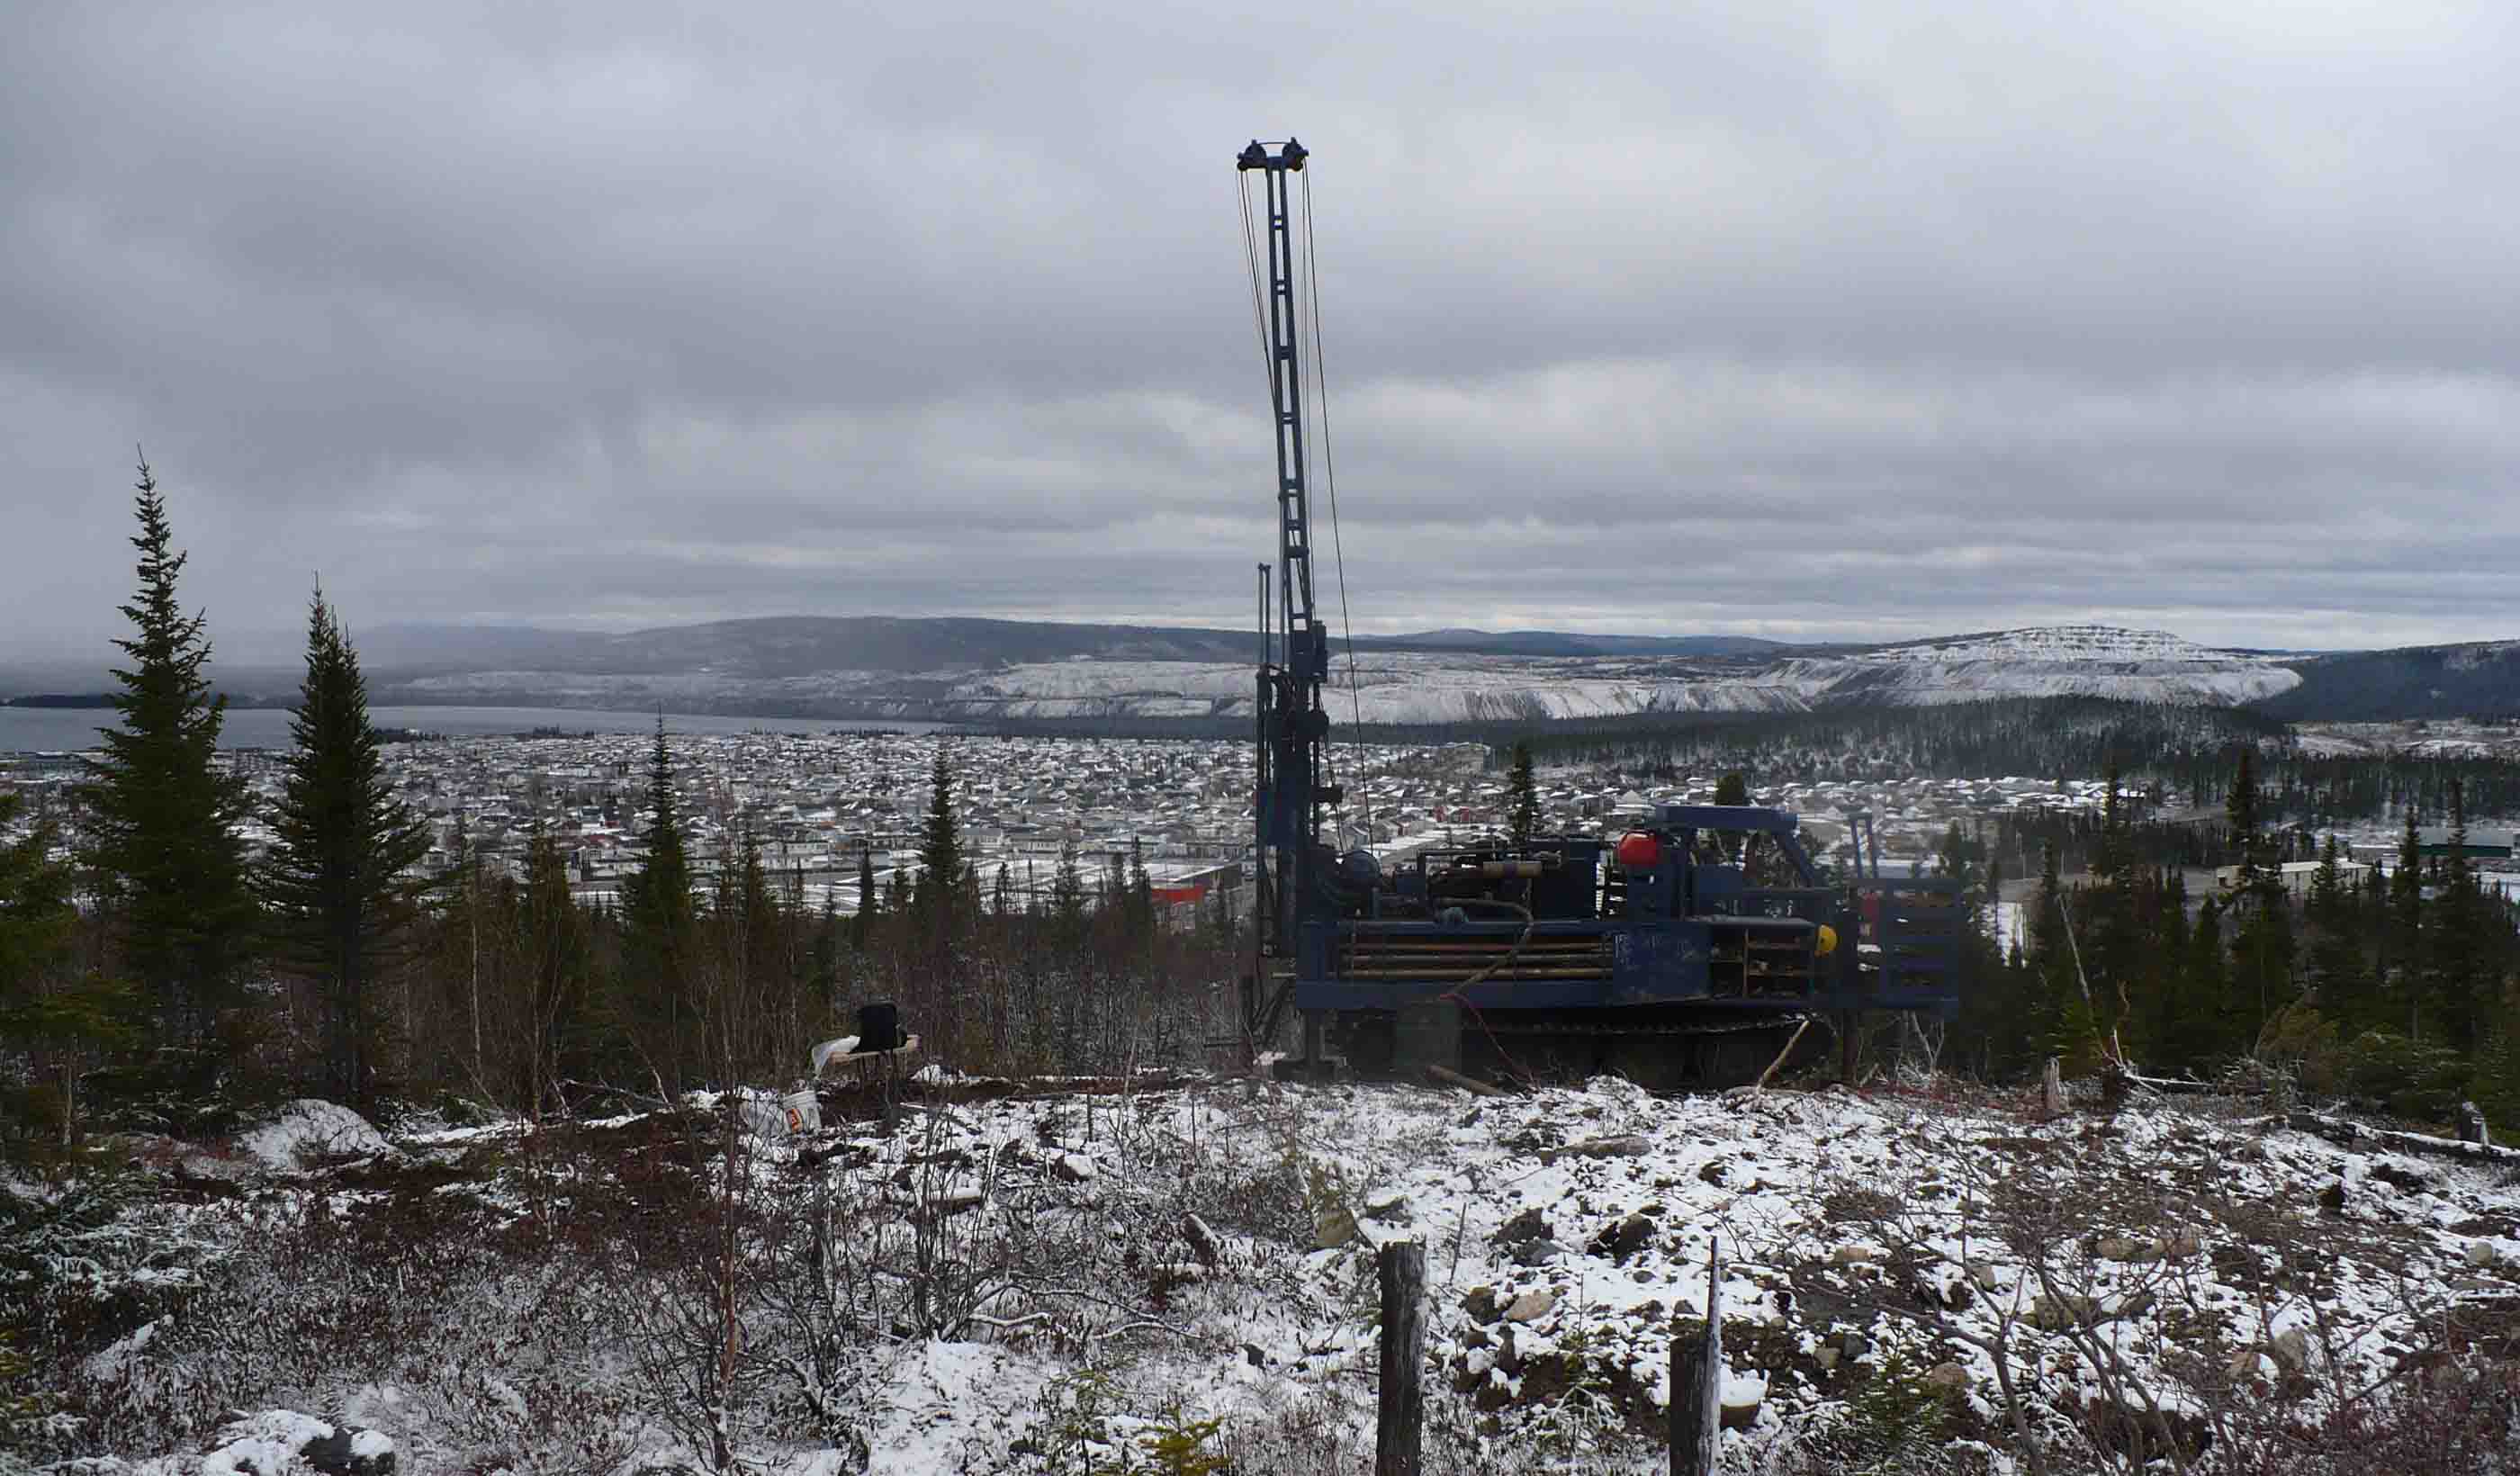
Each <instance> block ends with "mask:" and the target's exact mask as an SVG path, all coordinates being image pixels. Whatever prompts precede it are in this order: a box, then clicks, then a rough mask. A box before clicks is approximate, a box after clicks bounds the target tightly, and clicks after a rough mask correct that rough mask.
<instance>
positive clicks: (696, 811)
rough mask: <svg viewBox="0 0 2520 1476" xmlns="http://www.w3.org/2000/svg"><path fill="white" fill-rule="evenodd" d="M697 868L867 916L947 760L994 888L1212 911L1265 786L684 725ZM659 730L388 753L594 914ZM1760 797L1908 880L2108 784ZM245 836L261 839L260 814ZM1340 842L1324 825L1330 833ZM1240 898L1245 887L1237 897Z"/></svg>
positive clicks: (1473, 788)
mask: <svg viewBox="0 0 2520 1476" xmlns="http://www.w3.org/2000/svg"><path fill="white" fill-rule="evenodd" d="M666 737H667V743H668V747H669V752H670V755H671V762H672V766H673V771H674V774H675V779H676V786H677V789H678V791H679V793H680V795H681V798H682V801H683V805H684V807H685V812H686V814H687V815H689V816H690V817H691V820H690V825H691V826H692V827H693V828H692V838H693V845H694V854H695V858H696V863H697V867H698V869H699V870H700V871H701V872H703V874H705V873H707V872H713V871H714V870H715V868H716V867H717V865H718V864H719V862H720V861H721V859H722V858H724V857H726V856H728V855H730V854H732V853H733V852H734V850H735V848H736V846H737V844H738V835H739V831H740V830H741V829H742V828H743V827H749V829H750V830H751V833H752V835H753V837H754V839H755V841H756V842H757V844H758V845H759V847H760V850H761V855H762V860H763V863H764V865H765V867H767V868H768V869H769V870H770V871H771V872H773V873H774V874H776V875H779V876H781V877H782V878H784V879H785V881H786V882H787V884H788V885H789V886H790V887H792V888H793V889H795V892H796V894H797V895H798V896H799V897H800V898H801V900H802V901H804V902H805V903H806V904H807V905H809V906H811V907H814V908H817V909H820V908H823V907H826V906H829V907H831V908H832V909H834V910H836V911H838V912H840V913H843V914H846V913H851V912H854V911H855V910H856V908H857V905H858V880H859V877H860V874H861V865H862V860H861V858H863V859H864V864H866V865H869V866H871V867H872V870H873V874H874V877H875V880H876V883H877V886H878V887H881V886H883V885H886V884H887V883H888V882H890V881H891V880H892V879H894V878H895V877H896V876H897V875H904V874H906V873H908V872H912V871H915V869H916V866H917V862H918V858H917V848H918V835H919V827H920V822H921V818H922V815H923V813H924V811H925V809H926V807H927V804H928V799H929V783H928V778H929V774H930V772H931V768H932V765H933V762H934V759H935V757H936V755H937V752H938V750H939V749H940V747H941V748H942V750H943V751H944V754H945V758H946V762H947V765H948V767H949V769H950V771H951V773H952V775H953V785H952V794H953V800H954V807H955V812H956V816H957V819H958V820H959V822H960V824H961V828H962V833H963V836H964V839H965V843H966V844H967V846H968V847H969V848H970V850H971V852H972V854H974V855H975V856H977V857H978V858H980V861H979V868H978V869H979V872H980V876H981V879H982V881H983V883H984V884H987V885H991V886H994V885H995V883H996V879H997V873H998V872H1000V870H1001V869H1003V870H1004V872H1005V873H1006V883H1007V887H1008V890H1009V892H1010V893H1011V894H1012V895H1013V896H1015V897H1024V896H1028V895H1039V894H1046V893H1047V891H1048V890H1049V888H1050V885H1051V881H1052V878H1053V876H1054V875H1055V874H1056V872H1057V866H1058V862H1059V857H1060V855H1061V853H1062V851H1063V850H1067V849H1071V848H1072V849H1073V851H1074V852H1075V854H1076V857H1077V860H1078V863H1079V865H1080V867H1081V868H1082V870H1083V872H1084V874H1086V875H1087V876H1089V877H1092V876H1095V875H1097V874H1100V873H1101V872H1099V871H1098V869H1102V868H1107V867H1108V866H1109V865H1110V863H1111V860H1112V859H1113V858H1114V857H1123V858H1125V857H1129V856H1131V855H1132V854H1135V855H1136V856H1139V857H1142V858H1143V860H1144V862H1145V865H1146V868H1147V872H1148V876H1149V878H1150V879H1151V880H1152V881H1153V883H1154V885H1155V886H1156V888H1157V889H1158V892H1159V895H1160V896H1161V897H1162V898H1163V899H1164V900H1165V901H1167V902H1168V903H1170V904H1172V905H1173V906H1175V907H1177V908H1182V909H1188V908H1190V907H1192V906H1193V905H1194V904H1204V905H1206V906H1207V907H1209V908H1213V907H1215V906H1216V905H1217V900H1216V899H1215V897H1214V895H1213V894H1214V893H1215V892H1216V891H1217V890H1218V889H1220V888H1222V889H1225V890H1226V891H1228V892H1229V893H1230V894H1239V893H1240V891H1241V889H1242V888H1243V886H1244V885H1245V880H1244V877H1245V867H1246V865H1247V862H1248V856H1249V848H1250V840H1251V822H1250V802H1251V791H1252V786H1253V763H1252V753H1251V747H1250V745H1249V744H1247V743H1240V742H1228V741H1222V740H1182V739H1132V738H1027V737H994V736H975V735H955V734H915V735H913V734H894V733H848V732H833V733H828V734H802V733H745V734H678V733H674V732H671V731H670V728H669V730H668V733H667V736H666ZM653 743H654V740H653V738H652V736H649V737H643V736H638V735H631V734H601V735H596V734H584V735H573V736H562V735H549V736H545V735H535V736H516V737H459V738H431V737H425V736H413V737H409V738H405V739H404V740H400V741H392V742H388V743H387V744H386V745H385V748H384V752H385V756H386V762H387V765H388V768H389V770H390V772H391V773H392V774H393V775H394V776H395V779H396V782H397V783H398V784H399V786H400V789H401V793H402V797H403V798H404V800H405V801H406V802H408V803H409V804H410V805H411V806H412V807H413V808H414V809H415V810H416V811H418V812H420V813H422V814H423V815H425V816H427V818H428V820H429V821H430V823H431V825H432V827H433V833H434V837H435V841H434V845H433V848H432V850H431V852H430V854H429V857H428V858H427V861H426V862H425V863H424V865H425V866H426V867H428V868H430V869H442V868H445V867H447V866H450V865H451V864H452V862H453V860H454V857H455V855H456V852H457V848H458V846H459V845H464V844H469V845H471V846H472V848H474V850H475V851H476V852H477V853H478V854H480V855H481V856H482V857H483V858H484V859H485V860H486V861H487V862H489V864H491V865H493V866H502V867H505V868H508V869H510V870H511V871H514V872H518V873H521V868H522V866H523V861H524V856H525V851H526V848H527V846H528V844H529V843H530V842H531V840H532V838H533V837H534V835H535V834H536V833H537V832H541V833H547V834H550V835H552V836H553V837H555V838H556V839H557V841H558V843H559V845H560V848H561V850H562V854H563V855H564V856H566V857H567V858H568V861H569V866H570V875H571V877H572V882H573V887H574V889H575V890H576V892H577V894H578V895H579V897H580V899H581V900H582V901H589V902H596V901H604V900H607V899H609V898H610V897H611V896H613V895H614V894H615V892H616V891H617V888H618V886H619V883H620V880H621V878H622V877H623V876H624V875H626V874H628V873H629V872H632V871H633V870H635V868H636V866H637V864H638V858H639V850H640V836H641V834H642V833H643V832H644V830H645V829H646V827H647V825H648V817H647V815H646V813H645V811H644V809H643V803H644V796H645V792H646V787H647V783H648V770H649V762H650V758H651V755H652V750H653ZM279 758H280V754H279V753H278V752H277V751H275V750H270V749H251V748H247V749H236V750H230V751H229V752H228V753H226V754H225V755H224V761H225V762H227V763H229V764H231V765H234V766H235V767H236V768H237V769H239V770H240V771H241V772H242V773H243V774H244V775H245V777H246V779H247V782H248V785H249V787H251V788H252V789H253V790H254V791H255V792H256V794H257V795H258V796H259V797H260V798H261V799H262V800H264V801H269V800H271V799H272V798H274V797H275V796H276V794H277V788H278V784H279V783H280V776H281V767H280V763H279ZM1335 759H1336V762H1337V764H1338V766H1339V778H1340V781H1341V783H1343V784H1344V785H1345V787H1346V790H1347V793H1348V794H1349V796H1350V801H1349V804H1348V806H1347V808H1346V810H1345V812H1344V813H1343V814H1338V815H1334V816H1332V817H1330V823H1331V824H1330V828H1332V829H1335V830H1336V831H1337V837H1336V838H1337V841H1338V843H1339V844H1340V846H1341V847H1342V848H1350V847H1359V846H1363V847H1369V848H1371V849H1373V851H1374V852H1376V853H1377V854H1378V855H1379V856H1381V857H1382V858H1383V859H1384V861H1385V862H1386V864H1388V863H1390V862H1392V861H1397V860H1401V859H1405V858H1406V857H1408V856H1409V855H1411V854H1413V853H1415V852H1416V851H1418V850H1421V849H1425V848H1428V847H1432V846H1437V845H1441V844H1444V843H1447V842H1449V841H1459V840H1466V839H1472V838H1475V837H1477V836H1478V835H1480V834H1482V833H1485V832H1490V831H1494V830H1500V829H1502V828H1503V827H1504V825H1505V821H1506V801H1507V795H1506V774H1505V771H1504V769H1503V768H1502V767H1501V766H1499V767H1492V766H1491V764H1490V750H1489V749H1488V748H1486V747H1485V746H1484V745H1481V744H1476V743H1450V744H1422V745H1421V744H1387V743H1371V744H1346V743H1342V744H1339V745H1337V747H1336V751H1335ZM79 772H80V764H79V760H78V756H77V755H76V754H73V753H67V752H51V753H17V754H10V755H0V783H6V784H10V785H14V786H16V787H18V788H20V789H22V790H23V791H25V792H26V794H27V796H28V801H29V802H28V805H27V807H26V813H25V815H24V816H23V817H22V820H23V821H25V822H31V821H32V820H33V819H34V818H35V817H37V816H42V815H52V816H56V817H63V816H67V814H68V813H69V811H68V805H67V787H68V786H69V785H70V784H72V783H75V782H76V781H77V779H78V777H79ZM1538 778H1539V787H1540V798H1541V802H1542V807H1543V818H1542V822H1541V825H1542V828H1544V829H1552V830H1559V831H1566V832H1573V833H1597V832H1601V831H1605V830H1615V829H1617V828H1618V827H1621V826H1623V825H1625V824H1626V823H1627V822H1628V821H1629V820H1630V819H1631V818H1633V817H1636V816H1639V815H1642V814H1643V812H1644V810H1645V809H1646V807H1647V806H1648V805H1649V804H1651V803H1654V802H1659V801H1664V800H1697V801H1704V800H1708V799H1711V798H1712V796H1713V794H1714V791H1715V785H1716V783H1717V781H1718V780H1719V779H1720V778H1721V776H1720V775H1718V774H1715V773H1707V774H1698V775H1689V776H1687V777H1685V778H1683V779H1681V780H1679V781H1677V782H1663V783H1658V784H1655V785H1654V786H1652V787H1651V788H1646V787H1641V786H1640V782H1639V781H1638V778H1637V777H1636V776H1634V775H1631V774H1627V773H1624V772H1622V771H1620V770H1618V769H1617V768H1615V767H1612V766H1607V765H1584V766H1576V767H1562V768H1548V767H1544V768H1543V769H1541V770H1540V772H1539V776H1538ZM1752 789H1753V797H1754V798H1755V799H1756V800H1757V801H1758V802H1759V803H1762V804H1769V805H1775V806H1777V807H1779V808H1782V809H1787V810H1791V811H1794V812H1795V813H1797V814H1798V815H1800V816H1801V817H1802V822H1803V827H1804V830H1805V832H1806V835H1807V838H1808V839H1809V840H1810V841H1811V842H1812V843H1813V845H1814V847H1815V850H1816V851H1817V852H1818V853H1819V854H1822V855H1823V856H1834V857H1837V858H1839V859H1841V860H1843V859H1845V858H1846V857H1847V856H1848V855H1849V854H1851V845H1852V842H1851V840H1850V828H1851V824H1852V818H1853V817H1854V816H1856V815H1858V814H1868V815H1869V816H1870V817H1872V821H1873V825H1874V827H1875V829H1876V833H1877V835H1878V837H1879V841H1880V844H1881V847H1882V850H1883V852H1884V854H1885V856H1886V857H1887V858H1888V860H1887V862H1886V863H1885V864H1886V865H1887V866H1888V867H1889V868H1891V869H1893V870H1899V869H1904V868H1906V867H1909V866H1913V865H1917V864H1920V863H1922V862H1923V861H1924V860H1925V859H1927V858H1930V857H1931V856H1932V855H1933V853H1934V851H1935V849H1936V847H1937V845H1938V844H1939V842H1940V840H1941V838H1942V836H1943V834H1944V833H1945V831H1946V830H1947V829H1948V828H1949V827H1950V826H1951V825H1952V824H1953V823H1954V822H1958V823H1959V824H1961V826H1962V827H1963V828H1968V829H1974V828H1975V827H1976V826H1977V824H1978V823H1979V822H1981V821H1992V820H1993V819H1994V818H1996V817H1997V816H1998V815H2000V814H2002V813H2003V812H2005V811H2010V810H2027V809H2067V810H2096V809H2097V808H2098V807H2099V805H2100V804H2101V802H2102V798H2103V785H2101V784H2100V783H2097V782H2095V781H2079V780H2069V781H2062V782H2060V781H2055V780H2044V779H2026V778H1991V779H1985V780H1932V779H1909V780H1881V781H1861V782H1847V783H1788V784H1782V785H1765V784H1760V783H1757V781H1756V777H1755V776H1754V777H1753V783H1752ZM268 838H269V837H268V833H267V832H266V831H263V830H261V829H260V828H259V827H258V825H256V826H253V827H251V828H249V829H248V840H249V841H251V842H253V843H256V844H260V843H262V842H265V841H267V840H268ZM1326 838H1328V837H1327V835H1326ZM1226 901H1227V903H1228V904H1229V905H1236V904H1235V897H1234V896H1229V897H1228V898H1227V899H1226Z"/></svg>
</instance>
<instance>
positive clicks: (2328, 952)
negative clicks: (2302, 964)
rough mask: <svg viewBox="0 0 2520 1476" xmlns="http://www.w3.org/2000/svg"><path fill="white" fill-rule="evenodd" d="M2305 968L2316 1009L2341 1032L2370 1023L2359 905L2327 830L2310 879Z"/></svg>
mask: <svg viewBox="0 0 2520 1476" xmlns="http://www.w3.org/2000/svg"><path fill="white" fill-rule="evenodd" d="M2309 916H2310V925H2311V929H2312V933H2313V938H2312V942H2311V948H2310V966H2311V972H2312V974H2313V976H2314V977H2315V978H2316V979H2317V981H2318V1009H2319V1013H2321V1014H2323V1015H2325V1016H2326V1017H2327V1018H2328V1019H2330V1020H2332V1021H2335V1022H2336V1024H2337V1025H2338V1027H2339V1028H2340V1029H2341V1030H2345V1031H2353V1030H2359V1029H2361V1028H2363V1026H2366V1025H2369V1024H2372V1023H2375V1021H2374V1019H2373V1014H2374V1004H2373V1001H2372V999H2371V994H2370V970H2369V969H2367V968H2366V967H2364V966H2363V944H2362V940H2361V938H2360V937H2359V936H2358V933H2359V930H2360V924H2361V922H2362V917H2361V909H2359V908H2358V907H2356V906H2355V902H2354V898H2353V897H2352V896H2351V894H2350V893H2349V891H2348V889H2347V886H2346V882H2345V869H2344V853H2343V851H2342V849H2341V848H2340V847H2339V846H2338V844H2337V841H2336V835H2335V832H2333V831H2330V832H2329V833H2328V836H2327V843H2326V845H2325V847H2324V848H2323V849H2322V850H2321V851H2320V852H2319V857H2318V871H2317V872H2313V873H2311V878H2310V908H2309Z"/></svg>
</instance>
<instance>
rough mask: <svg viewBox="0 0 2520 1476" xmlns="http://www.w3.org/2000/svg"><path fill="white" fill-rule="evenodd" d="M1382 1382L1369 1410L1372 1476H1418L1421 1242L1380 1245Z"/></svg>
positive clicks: (1422, 1296)
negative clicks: (1374, 1403)
mask: <svg viewBox="0 0 2520 1476" xmlns="http://www.w3.org/2000/svg"><path fill="white" fill-rule="evenodd" d="M1380 1268H1381V1272H1382V1386H1381V1389H1380V1391H1379V1398H1378V1403H1377V1405H1376V1408H1375V1411H1374V1424H1373V1476H1418V1471H1419V1466H1418V1436H1419V1434H1420V1429H1419V1427H1420V1426H1421V1425H1423V1424H1424V1423H1425V1418H1426V1399H1425V1394H1424V1391H1423V1390H1422V1389H1421V1388H1420V1387H1419V1384H1418V1378H1419V1375H1420V1373H1421V1371H1422V1370H1423V1367H1424V1364H1425V1362H1426V1357H1425V1342H1426V1296H1425V1292H1426V1247H1424V1246H1422V1245H1420V1244H1418V1242H1417V1241H1415V1240H1394V1241H1392V1242H1391V1243H1390V1244H1388V1245H1385V1246H1384V1247H1382V1251H1381V1255H1380Z"/></svg>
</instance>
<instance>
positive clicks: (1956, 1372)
mask: <svg viewBox="0 0 2520 1476" xmlns="http://www.w3.org/2000/svg"><path fill="white" fill-rule="evenodd" d="M1925 1383H1926V1385H1927V1387H1929V1388H1935V1389H1944V1390H1949V1391H1951V1392H1954V1393H1958V1392H1959V1391H1960V1390H1963V1389H1966V1388H1967V1387H1968V1386H1969V1371H1968V1370H1967V1369H1966V1368H1963V1367H1961V1366H1960V1365H1959V1364H1935V1365H1934V1366H1932V1367H1931V1368H1928V1369H1926V1370H1925Z"/></svg>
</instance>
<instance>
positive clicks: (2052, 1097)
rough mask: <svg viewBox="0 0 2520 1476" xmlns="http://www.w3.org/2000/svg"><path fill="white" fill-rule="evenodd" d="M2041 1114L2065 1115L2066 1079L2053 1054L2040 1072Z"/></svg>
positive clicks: (2045, 1115)
mask: <svg viewBox="0 0 2520 1476" xmlns="http://www.w3.org/2000/svg"><path fill="white" fill-rule="evenodd" d="M2039 1115H2040V1116H2042V1117H2062V1116H2064V1115H2065V1079H2064V1077H2063V1075H2062V1074H2061V1073H2060V1072H2059V1071H2058V1069H2057V1062H2056V1057H2054V1056H2052V1055H2051V1056H2049V1057H2048V1064H2047V1066H2046V1067H2044V1068H2043V1069H2042V1070H2041V1071H2040V1074H2039Z"/></svg>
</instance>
